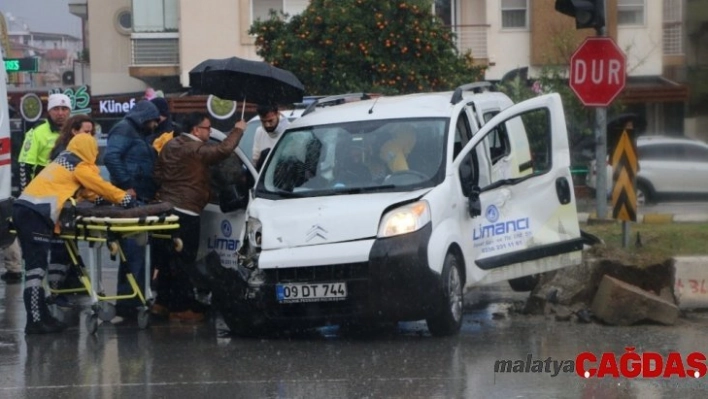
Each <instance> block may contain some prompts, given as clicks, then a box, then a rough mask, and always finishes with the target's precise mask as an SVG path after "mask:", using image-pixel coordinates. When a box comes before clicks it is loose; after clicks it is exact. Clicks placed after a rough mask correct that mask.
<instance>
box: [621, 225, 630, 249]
mask: <svg viewBox="0 0 708 399" xmlns="http://www.w3.org/2000/svg"><path fill="white" fill-rule="evenodd" d="M629 233H630V226H629V222H627V221H624V220H623V221H622V247H623V248H629Z"/></svg>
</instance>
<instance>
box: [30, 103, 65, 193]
mask: <svg viewBox="0 0 708 399" xmlns="http://www.w3.org/2000/svg"><path fill="white" fill-rule="evenodd" d="M47 114H48V116H49V118H47V120H45V121H44V122H42V123H40V124H38V125H36V126H35V127H34V128H32V129H31V130H30V131H28V132H27V134H25V141H24V142H23V143H22V150H21V151H20V156H19V159H18V161H19V163H20V190H24V189H25V187H27V185H28V184H29V182H30V181H31V180H32V179H34V177H35V176H36V175H37V174H39V172H40V171H41V170H42V168H44V167H45V166H47V165H48V164H49V162H50V161H51V159H50V157H49V154H50V153H51V151H52V148H54V144H55V143H56V141H57V139H58V138H59V134H60V133H61V129H62V128H63V127H64V123H66V120H67V119H69V116H71V100H70V99H69V97H68V96H67V95H65V94H58V93H55V94H50V95H49V99H48V100H47Z"/></svg>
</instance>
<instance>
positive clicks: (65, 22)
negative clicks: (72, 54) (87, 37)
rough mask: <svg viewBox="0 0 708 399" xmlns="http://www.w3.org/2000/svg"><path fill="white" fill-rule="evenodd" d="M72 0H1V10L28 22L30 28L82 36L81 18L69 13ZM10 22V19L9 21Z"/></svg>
mask: <svg viewBox="0 0 708 399" xmlns="http://www.w3.org/2000/svg"><path fill="white" fill-rule="evenodd" d="M69 1H70V0H0V11H1V12H2V13H3V14H5V18H6V19H8V13H9V14H10V15H12V16H13V17H15V18H16V20H17V21H20V22H24V23H26V24H27V25H28V26H29V28H30V30H32V31H37V32H48V33H65V34H69V35H73V36H76V37H78V38H81V19H80V18H79V17H77V16H74V15H71V13H69V5H68V4H69ZM8 23H9V21H8Z"/></svg>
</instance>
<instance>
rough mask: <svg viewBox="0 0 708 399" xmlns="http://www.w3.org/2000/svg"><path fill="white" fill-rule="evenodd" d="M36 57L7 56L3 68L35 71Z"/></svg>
mask: <svg viewBox="0 0 708 399" xmlns="http://www.w3.org/2000/svg"><path fill="white" fill-rule="evenodd" d="M38 69H39V68H37V58H35V57H27V58H7V59H5V70H6V71H7V72H9V73H12V72H37V70H38Z"/></svg>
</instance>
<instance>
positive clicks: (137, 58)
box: [128, 32, 179, 83]
mask: <svg viewBox="0 0 708 399" xmlns="http://www.w3.org/2000/svg"><path fill="white" fill-rule="evenodd" d="M128 69H129V72H130V76H132V77H134V78H137V79H141V80H143V81H145V82H148V83H151V82H152V81H153V80H154V79H155V78H158V79H161V78H178V77H179V33H177V32H160V33H133V34H131V35H130V67H129V68H128Z"/></svg>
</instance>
